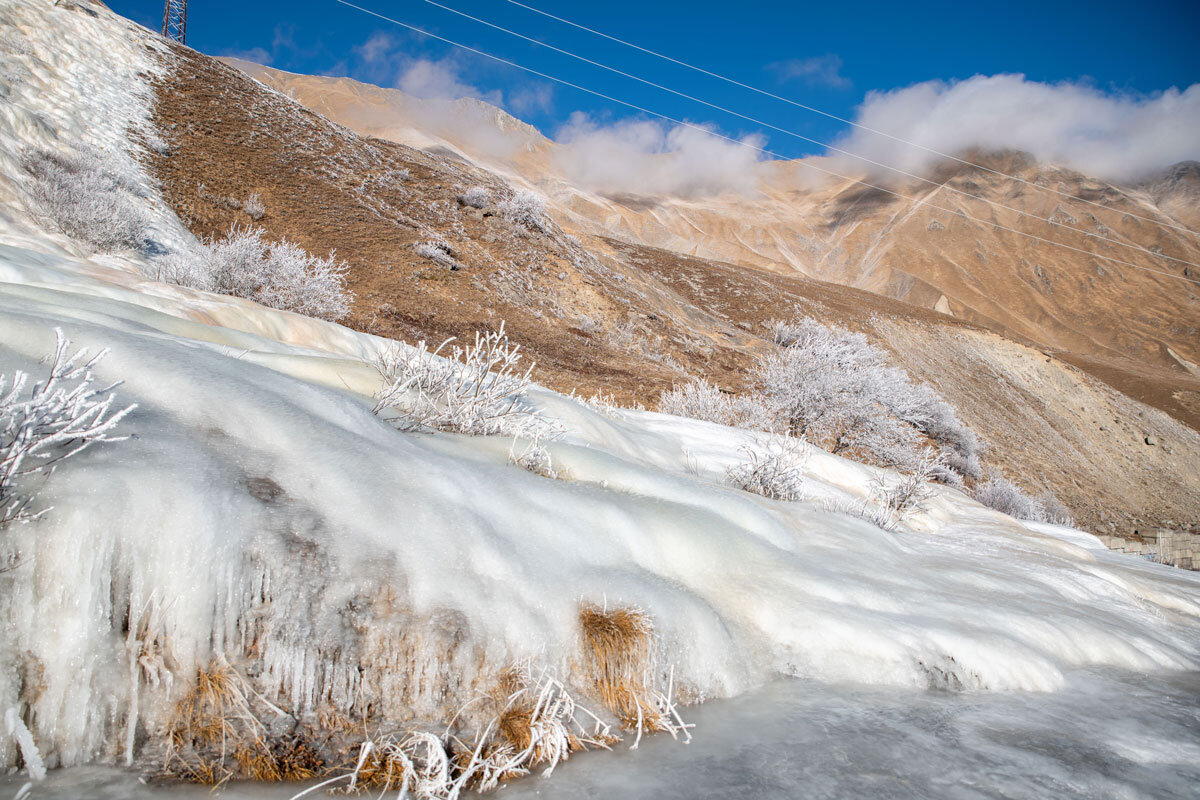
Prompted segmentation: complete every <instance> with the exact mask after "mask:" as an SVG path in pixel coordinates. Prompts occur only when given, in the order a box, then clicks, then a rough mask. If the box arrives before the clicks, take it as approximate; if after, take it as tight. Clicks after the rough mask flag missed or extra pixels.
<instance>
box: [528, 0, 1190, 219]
mask: <svg viewBox="0 0 1200 800" xmlns="http://www.w3.org/2000/svg"><path fill="white" fill-rule="evenodd" d="M505 2H507V3H510V4H512V5H514V6H518V7H520V8H523V9H525V10H527V11H532V12H533V13H535V14H541V15H542V16H543V17H548V18H550V19H553V20H556V21H558V22H561V23H563V24H564V25H570V26H571V27H572V28H577V29H579V30H581V31H586V32H587V33H590V34H593V35H595V36H600V37H603V38H605V39H608V40H609V41H612V42H616V43H617V44H621V45H624V46H625V47H631V48H633V49H634V50H638V51H641V52H643V53H646V54H647V55H651V56H654V57H655V58H661V59H663V60H664V61H669V62H671V63H672V64H677V65H679V66H681V67H684V68H686V69H690V70H693V71H695V72H699V73H701V74H702V75H707V76H709V77H710V78H716V79H717V80H720V81H725V82H726V83H729V84H732V85H734V86H738V87H741V88H742V89H748V90H750V91H752V92H757V93H758V94H761V95H763V96H764V97H770V98H771V99H773V100H779V101H781V102H784V103H788V104H789V105H793V106H795V107H796V108H802V109H804V110H805V111H810V112H812V113H814V114H819V115H821V116H822V117H827V118H828V119H832V120H836V121H837V122H842V123H845V124H846V125H850V126H852V127H855V128H858V129H859V130H864V131H867V132H868V133H874V134H876V135H878V136H883V137H885V138H887V139H891V140H892V141H894V142H899V143H901V144H906V145H908V146H910V147H915V148H917V149H919V150H924V151H925V152H926V153H931V154H933V155H936V156H941V157H942V158H948V159H950V160H952V161H957V162H958V163H960V164H966V165H968V166H971V167H975V168H976V169H981V170H984V171H986V172H990V173H992V174H993V175H999V176H1001V177H1004V178H1008V179H1009V180H1014V181H1017V182H1019V183H1023V184H1025V185H1026V186H1033V187H1035V188H1038V189H1042V190H1044V191H1047V192H1053V193H1054V194H1057V195H1060V196H1062V197H1066V198H1069V199H1071V200H1075V201H1078V202H1080V203H1087V204H1088V205H1091V206H1095V207H1096V208H1102V209H1104V210H1106V211H1113V212H1114V213H1116V212H1115V209H1112V208H1109V207H1108V206H1106V205H1104V204H1103V203H1097V202H1095V201H1094V200H1085V199H1084V198H1082V197H1078V196H1076V195H1073V194H1071V193H1070V192H1063V191H1060V190H1058V189H1054V188H1051V187H1049V186H1042V185H1041V184H1039V183H1036V182H1034V181H1030V180H1026V179H1025V178H1021V177H1018V176H1016V175H1009V174H1008V173H1006V172H1001V171H1000V170H997V169H992V168H991V167H988V166H986V165H984V164H977V163H976V162H974V161H970V160H968V159H965V158H960V157H959V156H955V155H951V154H950V153H943V152H942V151H940V150H935V149H933V148H932V147H926V146H925V145H923V144H918V143H917V142H912V141H909V140H908V139H904V138H901V137H899V136H894V135H893V134H890V133H888V132H887V131H881V130H878V129H876V128H872V127H870V126H868V125H863V124H862V123H859V122H854V121H853V120H849V119H845V118H844V117H839V116H838V115H836V114H830V113H829V112H828V111H822V110H821V109H819V108H813V107H812V106H808V105H805V104H804V103H801V102H799V101H797V100H792V99H791V98H789V97H782V96H780V95H777V94H775V93H774V92H769V91H767V90H766V89H760V88H759V87H757V86H753V85H751V84H748V83H742V82H741V81H739V80H736V79H735V78H729V77H726V76H725V75H721V74H719V73H716V72H710V71H709V70H707V69H704V68H703V67H697V66H695V65H694V64H689V63H687V62H686V61H680V60H679V59H677V58H672V57H671V56H668V55H664V54H663V53H659V52H657V51H654V50H650V49H649V48H646V47H642V46H641V45H637V44H634V43H633V42H627V41H625V40H624V39H618V38H617V37H616V36H610V35H609V34H607V33H604V32H603V31H598V30H596V29H594V28H589V27H587V26H586V25H581V24H579V23H578V22H572V21H571V20H569V19H564V18H562V17H558V16H555V15H554V14H551V13H550V12H548V11H542V10H541V9H540V8H534V7H533V6H530V5H526V4H525V3H521V2H518V0H505ZM858 157H860V156H856V158H858ZM889 169H890V168H889ZM1119 213H1123V214H1129V216H1131V217H1134V218H1136V219H1140V220H1142V221H1144V222H1149V223H1152V224H1154V225H1158V226H1160V227H1165V228H1173V229H1175V230H1177V231H1182V232H1184V233H1187V234H1191V235H1192V236H1195V235H1196V232H1195V231H1193V230H1191V229H1190V228H1187V227H1184V226H1183V225H1174V224H1172V223H1170V222H1161V221H1159V220H1156V219H1152V218H1151V217H1144V216H1142V215H1140V214H1134V213H1132V212H1128V211H1126V212H1119Z"/></svg>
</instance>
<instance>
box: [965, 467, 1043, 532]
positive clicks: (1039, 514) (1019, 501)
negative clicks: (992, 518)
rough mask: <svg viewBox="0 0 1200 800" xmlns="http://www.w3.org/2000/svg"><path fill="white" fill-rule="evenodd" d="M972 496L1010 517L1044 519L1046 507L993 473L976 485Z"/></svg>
mask: <svg viewBox="0 0 1200 800" xmlns="http://www.w3.org/2000/svg"><path fill="white" fill-rule="evenodd" d="M974 496H975V499H976V500H977V501H979V502H980V503H982V504H983V505H985V506H987V507H988V508H994V509H996V510H997V511H1000V512H1002V513H1004V514H1008V515H1009V516H1010V517H1016V518H1017V519H1027V520H1032V521H1034V522H1043V521H1045V517H1046V509H1045V508H1044V507H1043V506H1042V504H1041V503H1040V502H1038V501H1037V500H1036V499H1034V498H1032V497H1030V496H1029V495H1027V494H1025V492H1023V491H1022V490H1021V487H1020V486H1017V485H1016V484H1015V483H1013V482H1012V481H1010V480H1008V479H1006V478H1002V477H1000V476H998V475H993V476H992V477H991V478H989V479H988V480H987V482H986V483H982V484H980V485H979V486H977V487H976V488H975V492H974Z"/></svg>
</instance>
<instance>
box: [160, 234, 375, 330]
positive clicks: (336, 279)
mask: <svg viewBox="0 0 1200 800" xmlns="http://www.w3.org/2000/svg"><path fill="white" fill-rule="evenodd" d="M263 237H264V231H263V229H262V228H242V227H237V226H234V227H233V228H232V229H230V231H229V234H228V235H227V236H226V237H225V238H224V239H215V240H214V239H205V240H204V241H203V242H200V243H199V245H198V246H197V247H196V248H195V250H194V251H193V252H191V253H173V254H170V255H167V256H162V257H160V258H157V259H155V262H154V263H155V266H156V268H157V269H158V275H157V277H158V279H159V280H163V281H168V282H170V283H177V284H180V285H181V286H190V287H191V288H193V289H203V290H204V291H208V292H216V293H218V294H229V295H233V296H235V297H245V298H247V299H249V300H253V301H254V302H256V303H261V304H262V305H265V306H270V307H271V308H278V309H282V310H284V311H294V312H296V313H298V314H306V315H308V316H310V317H318V318H320V319H329V320H338V319H341V318H342V317H344V316H346V315H347V314H349V313H350V304H351V302H352V301H353V299H354V294H353V293H352V292H351V291H350V290H349V289H347V288H346V272H347V270H348V269H349V268H348V267H347V265H346V263H345V262H340V261H336V260H335V259H334V255H333V253H332V252H331V253H330V254H329V256H328V257H327V258H319V257H317V256H314V255H312V254H311V253H309V252H308V251H306V250H305V249H304V248H302V247H300V246H299V245H296V244H293V243H292V242H289V241H288V240H287V239H282V240H280V241H278V242H268V241H266V240H265V239H264V238H263Z"/></svg>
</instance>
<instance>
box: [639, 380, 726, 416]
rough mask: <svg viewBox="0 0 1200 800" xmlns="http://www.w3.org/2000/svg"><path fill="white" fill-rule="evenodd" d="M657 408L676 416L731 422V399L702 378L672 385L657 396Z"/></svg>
mask: <svg viewBox="0 0 1200 800" xmlns="http://www.w3.org/2000/svg"><path fill="white" fill-rule="evenodd" d="M658 410H659V411H661V412H662V413H663V414H674V415H675V416H677V417H689V418H691V419H699V420H704V421H705V422H715V423H717V424H718V425H732V424H733V418H734V415H733V400H732V399H731V398H730V397H729V396H728V395H726V394H724V393H723V392H722V391H721V390H720V389H718V388H717V387H716V386H713V385H712V384H711V383H709V382H708V381H706V380H704V379H703V378H697V379H695V380H693V381H691V382H690V383H685V384H683V385H681V386H680V385H676V386H672V387H671V388H670V389H669V390H668V391H665V392H663V393H662V395H661V396H659V398H658Z"/></svg>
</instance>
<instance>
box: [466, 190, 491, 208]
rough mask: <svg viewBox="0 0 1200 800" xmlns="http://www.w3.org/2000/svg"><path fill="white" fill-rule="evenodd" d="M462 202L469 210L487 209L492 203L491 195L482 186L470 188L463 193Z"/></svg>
mask: <svg viewBox="0 0 1200 800" xmlns="http://www.w3.org/2000/svg"><path fill="white" fill-rule="evenodd" d="M462 201H463V205H465V206H470V207H471V208H487V206H488V204H489V203H491V202H492V193H491V192H489V191H488V190H487V189H485V188H484V187H482V186H472V187H471V188H470V189H467V190H466V191H465V192H463V196H462Z"/></svg>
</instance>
